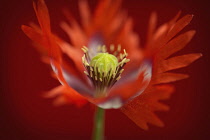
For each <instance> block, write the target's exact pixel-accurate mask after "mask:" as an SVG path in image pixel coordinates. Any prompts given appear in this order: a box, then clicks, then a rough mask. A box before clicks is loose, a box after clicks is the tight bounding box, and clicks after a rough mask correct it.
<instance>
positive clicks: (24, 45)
mask: <svg viewBox="0 0 210 140" xmlns="http://www.w3.org/2000/svg"><path fill="white" fill-rule="evenodd" d="M207 2H208V1H207V0H206V1H201V0H196V1H190V0H185V1H183V0H172V1H167V0H157V1H152V0H124V2H123V7H124V8H125V9H127V11H128V13H129V15H130V16H132V17H133V19H134V23H135V24H134V26H135V31H136V32H138V33H139V35H140V36H141V37H142V41H143V42H144V39H145V38H144V36H145V34H146V28H147V23H148V17H149V14H150V13H151V11H154V10H155V11H157V12H158V15H159V23H163V22H165V21H167V20H169V19H170V18H172V17H173V16H174V15H175V14H176V13H177V12H178V10H180V9H181V10H182V11H183V15H184V14H187V13H189V14H194V15H195V17H194V19H193V21H192V22H191V24H190V25H189V26H188V27H187V29H196V30H197V34H196V36H195V37H194V39H193V41H192V42H191V43H190V44H189V45H188V46H187V47H186V49H184V50H183V52H186V53H189V52H202V53H203V55H204V56H203V57H202V59H200V60H198V61H196V62H195V63H194V64H192V65H191V66H189V67H188V68H184V69H182V70H181V71H183V72H187V73H189V74H190V75H191V77H190V78H189V79H187V80H183V81H180V82H177V83H176V87H177V90H176V92H175V93H174V94H173V96H172V98H171V99H170V100H168V101H165V102H166V103H167V104H169V105H170V107H171V110H170V111H168V112H158V115H159V116H160V118H161V119H162V120H163V121H164V122H165V125H166V126H165V127H164V128H158V127H155V126H151V127H150V130H149V131H144V130H142V129H140V128H138V127H137V126H136V125H135V124H134V123H133V122H132V121H130V120H129V119H128V118H127V117H126V116H125V115H124V114H122V113H121V112H120V111H119V110H108V111H107V112H106V139H107V140H118V139H119V140H127V139H135V140H136V139H141V140H154V139H155V140H177V139H180V140H182V139H183V140H207V139H209V138H210V136H209V133H210V132H209V129H210V127H209V121H210V114H209V112H208V111H209V107H210V103H209V98H210V92H209V84H210V82H209V78H210V77H209V60H210V59H209V56H208V55H210V50H209V47H210V46H209V32H210V30H209V29H210V22H209V21H210V18H209V17H210V10H209V7H208V5H209V4H208V3H207ZM46 3H47V5H48V7H49V10H50V15H51V17H52V26H53V30H54V31H55V32H57V33H58V34H61V36H63V37H64V38H66V36H65V35H64V33H63V32H62V31H61V29H60V28H59V27H58V26H59V21H61V20H62V19H64V18H63V17H62V16H61V15H62V14H61V9H62V7H68V8H69V9H70V10H71V11H72V13H73V15H74V16H75V17H76V18H77V19H78V8H77V0H46ZM90 4H91V7H92V8H93V7H94V6H95V5H96V0H93V1H90ZM0 15H1V22H0V24H1V30H0V31H1V32H0V40H1V46H0V48H1V57H2V58H1V59H0V62H1V64H2V67H1V70H2V72H1V93H0V94H1V96H0V97H1V98H0V105H1V106H0V140H38V139H39V140H46V139H47V140H84V139H85V140H86V139H90V137H91V130H92V123H93V121H92V119H93V109H92V108H91V107H90V106H88V105H87V106H85V107H83V108H81V109H77V108H75V107H74V106H71V105H67V106H62V107H54V106H52V104H51V103H52V100H51V99H44V98H42V92H43V91H47V90H49V89H51V88H53V87H55V86H56V85H58V84H59V83H58V82H57V81H55V80H54V79H53V78H51V76H50V74H49V67H48V66H46V65H45V64H43V63H42V62H41V61H40V58H39V54H38V53H37V52H36V51H35V50H34V48H33V47H32V45H31V44H32V43H31V41H30V40H29V39H28V38H27V37H26V36H25V35H24V34H23V32H22V31H21V29H20V26H21V25H22V24H28V23H29V22H30V21H34V22H36V17H35V14H34V11H33V8H32V0H8V1H6V0H3V1H1V12H0Z"/></svg>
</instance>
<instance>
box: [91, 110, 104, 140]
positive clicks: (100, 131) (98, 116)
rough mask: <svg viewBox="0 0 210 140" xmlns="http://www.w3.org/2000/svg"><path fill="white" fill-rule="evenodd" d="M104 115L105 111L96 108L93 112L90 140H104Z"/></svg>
mask: <svg viewBox="0 0 210 140" xmlns="http://www.w3.org/2000/svg"><path fill="white" fill-rule="evenodd" d="M104 115H105V110H104V109H102V108H100V107H98V108H97V110H96V112H95V118H94V127H93V138H92V140H104V118H105V117H104Z"/></svg>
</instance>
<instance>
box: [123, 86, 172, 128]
mask: <svg viewBox="0 0 210 140" xmlns="http://www.w3.org/2000/svg"><path fill="white" fill-rule="evenodd" d="M173 90H174V89H173V86H170V85H163V86H153V87H149V88H148V89H147V90H146V91H145V92H144V93H143V94H141V95H140V96H138V97H136V98H134V99H133V100H131V101H130V102H128V103H127V104H125V105H124V106H123V107H122V108H121V111H122V112H123V113H125V115H127V116H128V117H129V118H130V119H131V120H132V121H134V122H135V123H136V124H137V125H138V126H139V127H141V128H142V129H145V130H148V123H150V124H153V125H156V126H159V127H162V126H164V125H163V122H162V121H161V120H159V119H158V117H157V116H156V115H155V114H154V111H163V110H164V111H165V110H168V106H166V105H163V104H162V103H160V102H159V100H165V99H168V98H169V97H170V95H171V93H172V92H173Z"/></svg>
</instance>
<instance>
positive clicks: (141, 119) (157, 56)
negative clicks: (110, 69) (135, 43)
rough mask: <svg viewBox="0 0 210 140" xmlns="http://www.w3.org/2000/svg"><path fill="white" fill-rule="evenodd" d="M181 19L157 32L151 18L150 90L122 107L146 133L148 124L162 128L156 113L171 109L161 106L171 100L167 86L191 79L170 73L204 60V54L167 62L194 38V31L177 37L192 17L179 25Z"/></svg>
mask: <svg viewBox="0 0 210 140" xmlns="http://www.w3.org/2000/svg"><path fill="white" fill-rule="evenodd" d="M179 15H180V12H179V13H178V14H177V15H176V16H175V17H174V18H173V19H172V20H171V21H170V22H168V23H166V24H164V25H162V26H161V27H160V28H159V29H157V31H155V30H154V28H155V26H156V23H155V21H156V15H155V13H153V14H152V16H151V19H150V24H149V33H148V42H147V44H146V53H145V54H146V58H147V59H152V60H153V72H152V79H151V82H150V86H149V87H148V88H147V89H146V90H145V91H144V93H142V94H141V95H139V96H138V97H136V98H135V99H133V100H131V101H129V102H128V103H127V104H125V105H124V106H123V107H122V112H123V113H125V114H126V115H127V116H128V117H129V118H130V119H131V120H133V121H134V122H135V123H136V124H137V125H138V126H140V127H141V128H143V129H148V125H147V124H148V123H151V124H154V125H157V126H160V127H162V126H163V123H162V122H161V121H160V120H159V119H158V117H157V116H156V115H155V114H154V111H156V110H160V111H167V110H168V109H169V108H168V106H166V105H164V104H162V103H160V102H159V100H162V99H167V98H169V97H170V94H171V93H172V92H173V87H172V86H168V85H166V84H167V83H171V82H174V81H178V80H182V79H185V78H188V75H185V74H178V73H170V72H167V71H170V70H174V69H178V68H182V67H185V66H188V65H189V64H191V63H192V62H194V61H195V60H197V59H198V58H200V57H201V54H188V55H182V56H176V57H172V58H169V59H167V58H168V57H169V56H171V55H172V54H174V53H176V52H177V51H179V50H181V49H183V48H184V47H185V46H186V45H187V44H188V43H189V41H190V40H191V39H192V37H193V36H194V34H195V31H188V32H186V33H183V34H181V35H179V36H178V37H175V36H176V35H177V34H178V33H179V32H180V31H181V30H182V29H183V28H184V27H185V26H186V25H188V24H189V23H190V21H191V20H192V15H186V16H184V17H183V18H181V19H180V20H178V21H177V19H178V17H179ZM176 21H177V22H176ZM174 37H175V38H174ZM160 84H161V85H160Z"/></svg>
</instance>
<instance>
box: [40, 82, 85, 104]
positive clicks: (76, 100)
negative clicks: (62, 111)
mask: <svg viewBox="0 0 210 140" xmlns="http://www.w3.org/2000/svg"><path fill="white" fill-rule="evenodd" d="M44 97H47V98H55V100H54V105H56V106H58V105H63V104H69V103H70V104H75V105H77V106H78V107H81V106H83V105H85V104H86V103H87V102H88V101H87V100H86V98H84V97H83V96H81V95H80V94H78V93H77V92H76V91H75V90H74V89H72V88H69V87H68V86H62V85H60V86H58V87H56V88H54V89H52V90H50V91H49V92H47V94H46V95H44Z"/></svg>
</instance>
